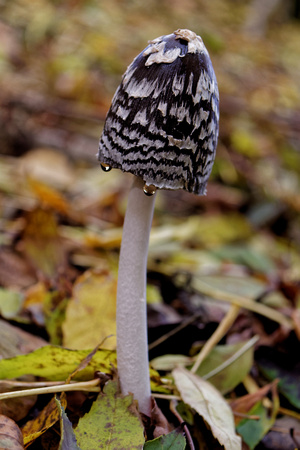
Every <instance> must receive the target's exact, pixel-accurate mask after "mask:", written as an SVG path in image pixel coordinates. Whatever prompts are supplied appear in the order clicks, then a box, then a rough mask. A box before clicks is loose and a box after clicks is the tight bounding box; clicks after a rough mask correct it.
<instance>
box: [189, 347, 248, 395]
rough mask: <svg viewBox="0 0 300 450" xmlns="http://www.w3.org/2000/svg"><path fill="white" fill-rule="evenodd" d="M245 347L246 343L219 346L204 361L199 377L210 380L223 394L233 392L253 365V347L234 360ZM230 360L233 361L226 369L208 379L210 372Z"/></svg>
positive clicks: (198, 372) (198, 373)
mask: <svg viewBox="0 0 300 450" xmlns="http://www.w3.org/2000/svg"><path fill="white" fill-rule="evenodd" d="M244 345H245V342H239V343H237V344H229V345H217V346H216V347H214V348H213V349H212V350H211V352H210V353H209V356H207V358H205V359H204V361H203V362H202V364H201V365H200V367H199V369H198V370H197V372H196V373H197V375H199V376H200V377H204V376H205V379H206V380H207V379H209V382H210V383H211V384H212V385H213V386H215V388H217V389H218V391H220V392H221V393H222V394H226V393H227V392H230V391H232V390H233V389H234V388H235V387H236V386H237V385H238V384H239V383H241V382H242V381H243V379H244V378H245V377H246V375H248V373H249V372H250V370H251V367H252V365H253V355H254V349H253V347H251V348H249V349H248V350H247V351H246V352H245V353H243V354H242V355H241V356H239V357H238V358H237V359H234V356H235V354H237V353H238V351H239V350H240V349H241V348H242V347H243V346H244ZM229 359H233V361H232V362H231V364H229V365H228V366H227V367H224V368H223V369H222V370H221V371H220V372H218V373H217V374H216V375H212V376H209V378H208V377H207V376H208V375H209V374H210V372H212V373H213V371H214V370H215V369H217V368H218V367H219V366H221V365H222V364H223V363H226V361H228V360H229Z"/></svg>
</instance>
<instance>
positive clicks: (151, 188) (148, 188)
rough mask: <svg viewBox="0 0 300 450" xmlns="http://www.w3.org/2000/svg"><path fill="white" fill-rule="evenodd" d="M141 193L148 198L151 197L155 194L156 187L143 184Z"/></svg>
mask: <svg viewBox="0 0 300 450" xmlns="http://www.w3.org/2000/svg"><path fill="white" fill-rule="evenodd" d="M143 191H144V193H145V194H146V195H147V196H148V197H151V195H154V194H155V192H156V186H154V185H153V184H149V185H148V184H144V187H143Z"/></svg>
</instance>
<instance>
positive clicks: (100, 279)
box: [63, 270, 117, 350]
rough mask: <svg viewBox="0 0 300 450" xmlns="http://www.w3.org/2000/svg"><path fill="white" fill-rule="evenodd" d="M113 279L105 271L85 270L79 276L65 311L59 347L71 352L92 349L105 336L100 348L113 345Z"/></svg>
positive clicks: (114, 289) (114, 317) (114, 283)
mask: <svg viewBox="0 0 300 450" xmlns="http://www.w3.org/2000/svg"><path fill="white" fill-rule="evenodd" d="M116 290H117V280H116V278H115V276H114V275H113V274H112V273H110V272H108V271H106V270H101V271H98V272H97V271H87V272H85V273H84V274H83V275H82V276H80V277H79V278H78V279H77V281H76V283H75V285H74V290H73V297H72V299H71V300H70V302H69V304H68V306H67V310H66V320H65V322H64V324H63V344H64V346H65V347H68V348H73V349H79V350H80V349H86V348H91V347H95V346H96V345H97V344H99V343H100V342H101V341H102V340H103V339H105V338H106V337H107V336H109V335H112V334H113V335H114V336H113V337H111V338H110V339H108V340H107V341H105V343H104V347H105V348H108V349H114V348H115V346H116V337H115V334H116Z"/></svg>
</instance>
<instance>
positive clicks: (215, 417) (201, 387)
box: [172, 367, 242, 450]
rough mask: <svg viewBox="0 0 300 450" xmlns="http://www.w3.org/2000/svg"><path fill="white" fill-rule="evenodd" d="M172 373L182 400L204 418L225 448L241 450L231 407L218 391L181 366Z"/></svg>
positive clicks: (227, 449) (226, 449)
mask: <svg viewBox="0 0 300 450" xmlns="http://www.w3.org/2000/svg"><path fill="white" fill-rule="evenodd" d="M172 375H173V377H174V380H175V384H176V387H177V389H178V390H179V392H180V395H181V397H182V399H183V401H184V402H185V403H187V404H188V405H190V406H191V407H192V408H193V409H195V411H196V412H197V413H198V414H199V415H200V416H201V417H202V418H203V419H204V421H205V422H206V424H207V425H208V427H209V428H210V429H211V432H212V434H213V435H214V437H215V438H216V439H217V440H218V441H219V443H220V444H221V445H223V446H224V448H225V450H241V448H242V447H241V446H242V444H241V439H240V437H239V436H237V435H236V433H235V427H234V419H233V414H232V411H231V408H230V406H229V405H228V404H227V402H226V401H225V399H224V398H223V397H222V395H221V394H220V392H219V391H217V389H216V388H215V387H213V386H212V385H211V384H210V383H208V382H207V381H204V380H203V379H201V378H200V377H198V376H197V375H194V374H192V373H191V372H189V371H188V370H186V369H184V368H182V367H178V368H177V369H174V370H173V372H172Z"/></svg>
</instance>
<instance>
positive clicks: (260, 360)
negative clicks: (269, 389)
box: [257, 347, 300, 409]
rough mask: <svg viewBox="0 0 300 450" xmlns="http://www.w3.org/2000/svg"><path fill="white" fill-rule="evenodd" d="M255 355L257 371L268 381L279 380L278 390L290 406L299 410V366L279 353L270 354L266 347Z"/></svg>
mask: <svg viewBox="0 0 300 450" xmlns="http://www.w3.org/2000/svg"><path fill="white" fill-rule="evenodd" d="M260 350H261V351H260V353H258V355H257V364H258V368H259V370H260V371H261V372H262V374H263V375H264V376H265V377H266V378H267V379H268V380H272V381H273V380H275V379H279V380H280V381H279V383H278V390H279V392H280V393H281V394H282V395H284V397H285V398H286V399H288V401H289V402H290V403H291V405H293V406H295V407H296V408H298V409H300V387H299V364H293V362H292V361H291V358H289V357H288V356H286V355H282V354H281V353H280V352H275V351H273V352H270V351H269V350H268V348H267V347H266V348H265V349H264V348H261V349H260Z"/></svg>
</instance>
